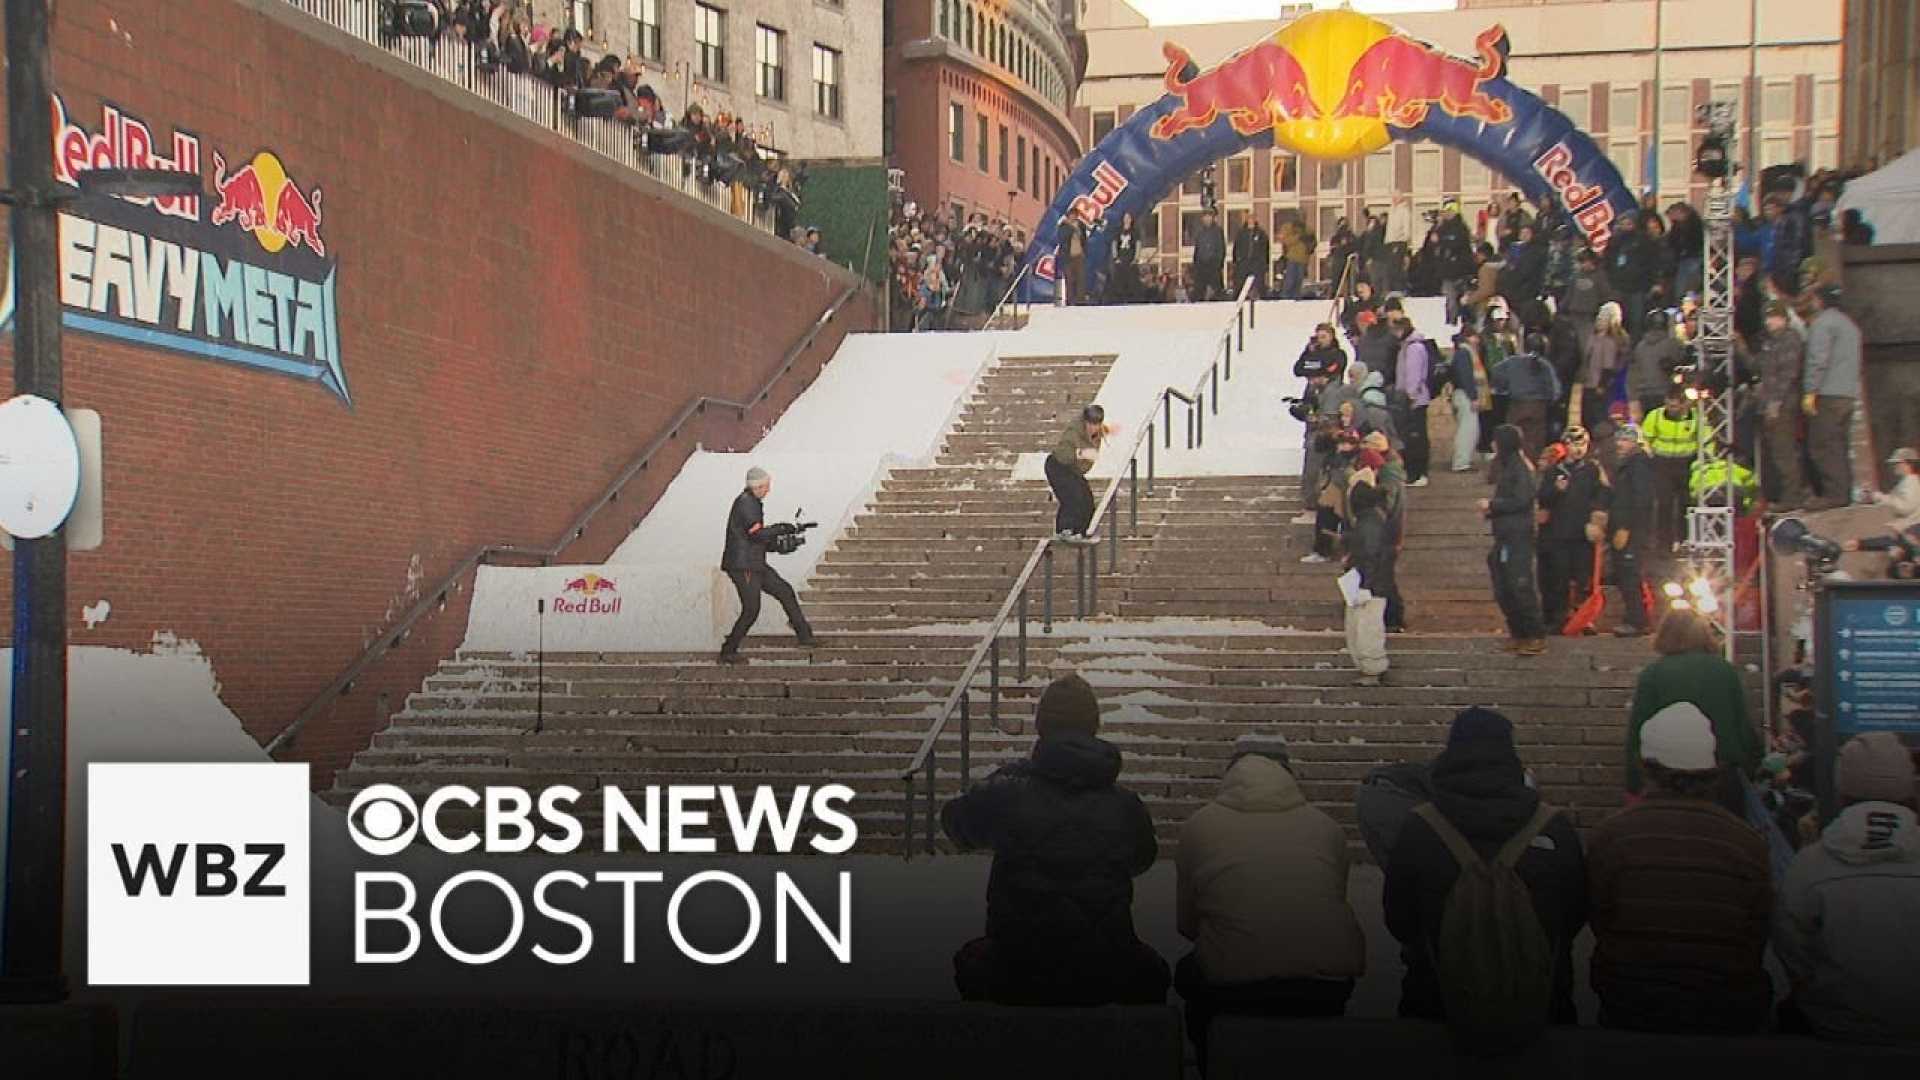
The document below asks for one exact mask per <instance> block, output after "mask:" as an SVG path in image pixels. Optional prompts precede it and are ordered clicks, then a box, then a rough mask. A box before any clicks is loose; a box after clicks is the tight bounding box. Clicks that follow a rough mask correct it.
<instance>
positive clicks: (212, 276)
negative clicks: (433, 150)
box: [0, 95, 352, 405]
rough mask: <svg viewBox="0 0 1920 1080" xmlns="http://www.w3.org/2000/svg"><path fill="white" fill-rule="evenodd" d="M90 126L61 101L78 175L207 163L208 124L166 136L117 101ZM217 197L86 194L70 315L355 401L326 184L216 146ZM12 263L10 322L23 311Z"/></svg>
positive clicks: (271, 160)
mask: <svg viewBox="0 0 1920 1080" xmlns="http://www.w3.org/2000/svg"><path fill="white" fill-rule="evenodd" d="M100 111H101V121H100V127H99V129H98V130H96V131H89V130H88V129H87V128H86V127H85V126H83V125H81V124H80V123H78V122H76V121H75V120H73V119H72V118H71V117H70V114H69V113H68V111H67V107H66V104H65V102H64V101H62V100H61V99H60V98H59V97H58V96H57V95H56V96H55V97H54V102H53V114H54V115H53V121H54V124H53V129H54V130H53V143H54V175H55V178H56V179H57V180H59V181H60V182H61V183H63V184H67V185H70V186H74V187H77V186H78V184H79V179H78V178H79V176H80V174H82V173H84V172H87V171H88V170H90V169H100V168H147V169H168V170H172V171H176V172H189V173H194V174H196V175H199V174H202V170H203V168H204V166H203V164H202V155H203V145H202V138H201V136H199V135H197V134H194V133H192V132H188V131H184V130H179V129H176V130H175V131H174V132H173V135H172V138H171V140H170V141H169V142H167V143H166V144H165V147H166V152H165V153H163V152H162V149H161V147H162V142H161V140H160V139H158V138H157V137H156V136H155V135H154V133H153V129H152V128H150V127H149V126H148V125H147V124H146V123H145V122H144V121H142V120H141V119H140V118H138V117H136V116H133V115H131V114H129V113H128V112H127V111H125V110H124V109H121V108H119V107H118V106H116V105H113V104H111V103H103V104H102V105H101V108H100ZM205 153H206V157H207V158H209V159H210V163H211V165H212V166H213V186H212V190H211V193H210V195H211V197H207V198H202V197H197V196H168V197H165V198H122V197H117V196H92V195H88V196H77V197H75V198H73V199H71V200H69V201H68V202H67V203H66V204H65V205H63V207H62V208H61V212H60V220H59V224H60V268H61V274H60V299H61V307H62V312H61V319H62V322H63V324H64V325H65V326H67V327H69V328H71V329H73V330H77V331H81V332H84V333H92V334H99V335H102V336H105V337H113V338H119V339H121V340H125V341H130V342H133V343H135V344H139V345H144V346H149V347H155V348H160V349H165V350H167V351H169V352H174V353H178V354H181V355H185V356H191V357H196V358H200V359H208V360H218V361H221V362H224V363H229V364H237V365H240V366H243V367H247V368H251V369H253V370H256V371H264V372H269V373H272V374H277V375H284V376H290V377H292V378H296V379H300V380H303V381H306V382H311V383H314V384H317V385H318V386H320V387H321V388H322V389H324V390H326V391H327V392H329V393H331V394H333V395H334V396H335V397H337V398H339V399H340V400H341V401H342V402H345V403H347V404H348V405H351V404H352V397H351V396H350V394H349V392H348V388H347V380H346V372H345V369H344V368H343V367H342V366H341V361H340V333H339V316H338V304H337V300H336V275H337V270H338V266H337V264H336V263H335V262H334V261H333V260H332V259H331V258H329V257H328V247H327V243H326V240H325V238H324V235H323V230H322V227H323V225H324V220H323V218H322V214H321V195H320V188H319V187H317V186H315V187H310V188H304V189H303V188H302V187H300V186H299V185H298V184H296V183H295V182H294V180H293V178H292V176H291V175H289V173H288V171H287V169H286V168H285V166H284V165H283V164H282V163H281V160H280V158H279V157H278V156H277V155H276V154H274V153H272V152H271V151H267V150H260V151H257V152H255V153H254V154H253V155H252V156H251V157H250V158H248V159H246V163H245V164H244V165H241V166H239V167H238V168H233V169H229V167H228V160H227V158H226V157H225V155H223V154H222V153H221V152H220V151H218V150H213V149H211V148H206V150H205ZM13 281H14V279H13V265H12V260H11V259H9V260H8V265H7V276H6V286H5V292H4V294H0V328H4V327H5V326H6V325H7V324H9V323H11V321H12V318H13V302H14V291H13Z"/></svg>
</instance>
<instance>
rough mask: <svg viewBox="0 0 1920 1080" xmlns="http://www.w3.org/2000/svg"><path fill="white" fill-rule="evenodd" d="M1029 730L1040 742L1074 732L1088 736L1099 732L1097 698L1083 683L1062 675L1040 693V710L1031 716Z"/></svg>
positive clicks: (1098, 704) (1079, 678)
mask: <svg viewBox="0 0 1920 1080" xmlns="http://www.w3.org/2000/svg"><path fill="white" fill-rule="evenodd" d="M1033 730H1034V734H1036V735H1038V736H1040V737H1041V738H1043V739H1044V738H1047V737H1048V736H1050V735H1070V734H1074V733H1076V732H1077V733H1079V734H1082V735H1092V734H1094V733H1096V732H1098V731H1099V730H1100V699H1099V698H1097V697H1095V696H1094V694H1093V687H1092V686H1089V685H1088V684H1087V680H1085V679H1083V678H1081V677H1080V676H1078V675H1062V676H1061V677H1060V678H1058V679H1055V680H1053V682H1051V683H1049V684H1047V688H1046V689H1045V690H1044V691H1042V692H1041V694H1040V707H1039V708H1038V709H1036V710H1035V711H1034V714H1033Z"/></svg>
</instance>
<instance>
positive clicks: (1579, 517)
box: [1540, 458, 1613, 570]
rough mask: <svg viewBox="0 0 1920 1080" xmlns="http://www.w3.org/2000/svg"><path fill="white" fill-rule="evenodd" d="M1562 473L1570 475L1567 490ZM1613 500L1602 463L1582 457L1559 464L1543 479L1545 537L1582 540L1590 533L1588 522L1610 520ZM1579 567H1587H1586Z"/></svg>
mask: <svg viewBox="0 0 1920 1080" xmlns="http://www.w3.org/2000/svg"><path fill="white" fill-rule="evenodd" d="M1562 476H1564V477H1566V478H1567V489H1566V490H1565V491H1561V490H1560V487H1559V479H1560V477H1562ZM1612 502H1613V491H1612V489H1611V488H1609V487H1608V486H1607V473H1606V470H1605V469H1603V468H1601V467H1600V463H1599V462H1597V461H1595V460H1593V459H1592V458H1581V459H1580V460H1579V461H1563V462H1561V463H1560V464H1558V465H1555V466H1554V467H1553V468H1551V469H1549V470H1547V472H1546V474H1545V476H1543V477H1542V479H1541V481H1540V505H1541V507H1542V508H1544V509H1545V510H1546V511H1547V527H1546V529H1545V530H1543V532H1544V537H1543V539H1547V540H1556V541H1562V542H1567V543H1577V542H1579V541H1580V540H1582V539H1584V538H1585V536H1586V530H1587V524H1588V522H1590V521H1594V522H1597V523H1598V524H1602V525H1604V524H1605V523H1606V518H1607V507H1608V506H1609V505H1611V504H1612ZM1596 514H1597V515H1599V516H1598V518H1597V519H1596V518H1595V515H1596ZM1576 569H1581V570H1584V567H1580V568H1576Z"/></svg>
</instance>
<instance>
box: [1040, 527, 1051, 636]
mask: <svg viewBox="0 0 1920 1080" xmlns="http://www.w3.org/2000/svg"><path fill="white" fill-rule="evenodd" d="M1040 561H1041V562H1043V563H1045V564H1046V565H1045V566H1044V567H1043V568H1042V569H1044V571H1045V579H1046V584H1045V585H1044V586H1043V587H1042V589H1041V593H1040V620H1041V621H1040V632H1041V633H1043V634H1051V633H1053V549H1052V548H1051V547H1049V548H1048V549H1047V553H1046V554H1045V555H1043V556H1041V558H1040Z"/></svg>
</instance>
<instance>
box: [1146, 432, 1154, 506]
mask: <svg viewBox="0 0 1920 1080" xmlns="http://www.w3.org/2000/svg"><path fill="white" fill-rule="evenodd" d="M1147 497H1148V498H1152V497H1153V432H1152V431H1151V430H1149V431H1148V432H1147Z"/></svg>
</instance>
